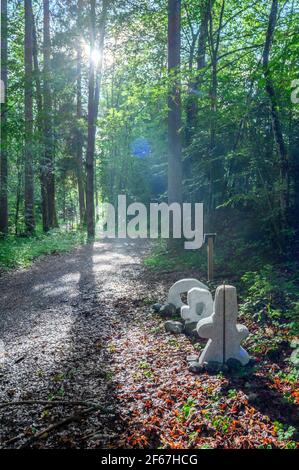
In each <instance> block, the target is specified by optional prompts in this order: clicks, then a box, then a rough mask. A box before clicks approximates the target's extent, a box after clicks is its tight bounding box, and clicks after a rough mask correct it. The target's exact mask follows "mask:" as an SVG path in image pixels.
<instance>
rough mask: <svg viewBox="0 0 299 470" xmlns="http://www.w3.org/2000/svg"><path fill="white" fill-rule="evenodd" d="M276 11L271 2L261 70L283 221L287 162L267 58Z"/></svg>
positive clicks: (285, 210) (276, 5)
mask: <svg viewBox="0 0 299 470" xmlns="http://www.w3.org/2000/svg"><path fill="white" fill-rule="evenodd" d="M277 10H278V0H273V1H272V6H271V11H270V15H269V22H268V29H267V34H266V41H265V47H264V52H263V70H264V76H265V81H266V92H267V94H268V97H269V100H270V104H271V118H272V126H273V132H274V137H275V142H276V145H277V149H278V153H279V158H280V175H281V182H282V191H281V212H282V216H283V219H285V218H286V212H287V209H288V206H289V160H288V154H287V148H286V144H285V141H284V137H283V133H282V125H281V121H280V117H279V105H278V101H277V96H276V92H275V88H274V84H273V81H272V77H271V71H270V66H269V56H270V52H271V47H272V43H273V37H274V32H275V27H276V23H277Z"/></svg>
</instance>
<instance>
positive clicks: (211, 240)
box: [204, 233, 216, 281]
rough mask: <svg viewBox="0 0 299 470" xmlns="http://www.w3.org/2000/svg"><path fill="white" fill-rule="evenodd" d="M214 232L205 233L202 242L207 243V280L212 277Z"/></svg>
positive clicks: (211, 279) (210, 279)
mask: <svg viewBox="0 0 299 470" xmlns="http://www.w3.org/2000/svg"><path fill="white" fill-rule="evenodd" d="M215 238H216V233H206V234H205V236H204V242H205V244H206V245H207V252H208V281H213V279H214V242H215Z"/></svg>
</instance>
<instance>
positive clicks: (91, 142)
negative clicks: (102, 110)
mask: <svg viewBox="0 0 299 470" xmlns="http://www.w3.org/2000/svg"><path fill="white" fill-rule="evenodd" d="M95 30H96V8H95V0H90V51H91V52H92V51H93V50H94V47H95ZM95 133H96V124H95V64H94V61H93V60H92V53H90V59H89V76H88V137H87V151H86V223H87V234H88V236H89V237H90V238H94V236H95V214H94V153H95Z"/></svg>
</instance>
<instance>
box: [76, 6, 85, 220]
mask: <svg viewBox="0 0 299 470" xmlns="http://www.w3.org/2000/svg"><path fill="white" fill-rule="evenodd" d="M82 13H83V0H78V4H77V29H78V38H79V35H80V32H81V28H82ZM81 120H82V48H81V44H80V43H79V40H78V48H77V128H76V157H77V180H78V193H79V212H80V225H81V227H82V226H83V225H84V224H85V191H84V173H83V135H82V130H81Z"/></svg>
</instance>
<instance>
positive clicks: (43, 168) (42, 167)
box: [32, 12, 49, 232]
mask: <svg viewBox="0 0 299 470" xmlns="http://www.w3.org/2000/svg"><path fill="white" fill-rule="evenodd" d="M32 26H33V66H34V78H35V88H36V104H37V127H38V133H39V141H40V142H42V146H41V147H42V148H41V152H40V161H39V178H40V188H41V209H42V223H43V231H44V232H48V231H49V217H48V198H47V165H46V161H45V150H44V142H43V139H44V125H43V120H44V117H43V95H42V87H41V80H40V76H41V74H40V69H39V63H38V46H37V35H36V27H35V20H34V14H33V12H32Z"/></svg>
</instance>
